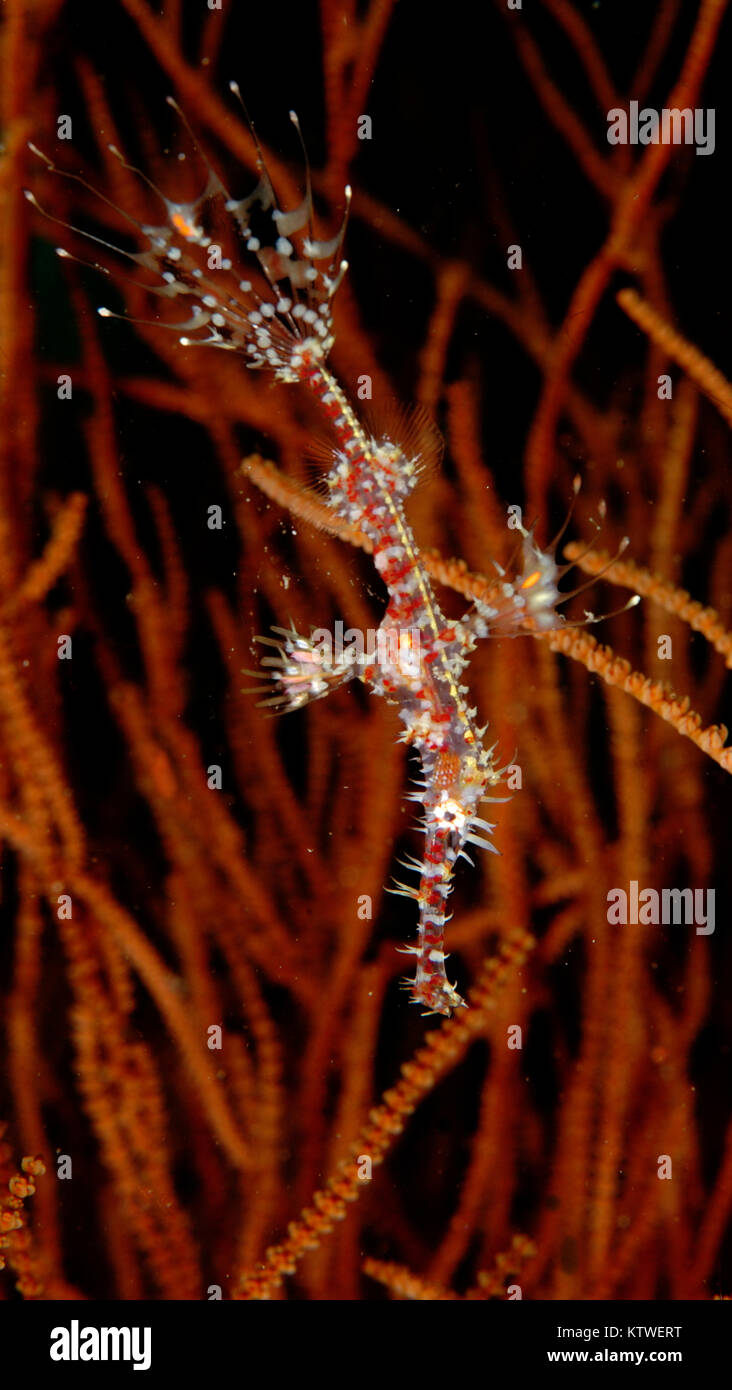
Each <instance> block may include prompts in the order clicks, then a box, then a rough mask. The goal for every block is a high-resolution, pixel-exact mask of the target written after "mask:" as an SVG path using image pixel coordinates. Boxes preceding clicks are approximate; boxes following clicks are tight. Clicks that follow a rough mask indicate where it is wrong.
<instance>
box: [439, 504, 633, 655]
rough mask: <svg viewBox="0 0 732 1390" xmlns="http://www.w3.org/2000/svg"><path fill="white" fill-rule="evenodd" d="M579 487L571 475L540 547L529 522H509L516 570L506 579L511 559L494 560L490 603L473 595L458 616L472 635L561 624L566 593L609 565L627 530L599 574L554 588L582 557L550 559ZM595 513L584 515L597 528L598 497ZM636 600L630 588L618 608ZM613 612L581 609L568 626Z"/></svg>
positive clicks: (579, 590)
mask: <svg viewBox="0 0 732 1390" xmlns="http://www.w3.org/2000/svg"><path fill="white" fill-rule="evenodd" d="M579 491H580V478H579V477H576V478H575V480H574V484H573V493H574V496H573V499H572V503H571V505H570V508H569V511H568V513H567V516H566V518H565V521H564V523H563V525H562V527H561V529H560V530H559V531H558V532H557V535H556V536H555V537H554V539H553V541H551V543H550V544H549V545H548V546H547V547H546V549H545V550H541V549H540V547H539V546H538V545H537V544H536V541H535V539H534V529H535V528H534V527H533V526H532V527H531V529H530V530H528V531H527V530H526V527H525V526H522V525H521V524H520V523H518V525H516V526H515V529H517V530H518V531H519V533H520V536H521V540H520V543H519V545H518V547H517V551H516V552H515V554H516V556H517V557H518V558H519V561H520V565H519V567H518V573H517V574H516V575H515V577H514V578H513V579H511V578H510V571H511V569H512V568H514V565H513V563H512V562H509V566H508V570H506V569H504V568H503V567H502V566H501V565H499V564H497V563H496V562H495V561H494V564H495V565H496V569H497V570H498V573H499V575H500V582H499V583H498V584H497V585H496V593H495V595H494V596H493V597H492V598H491V602H490V603H487V602H483V601H482V600H480V599H478V600H477V601H476V604H475V608H474V609H472V610H471V611H470V612H469V613H467V614H466V615H465V618H464V619H463V623H464V625H465V627H466V628H467V629H468V630H469V631H470V632H471V633H472V634H473V635H474V636H475V637H516V636H518V635H519V634H520V633H530V634H535V635H537V636H540V635H541V634H542V633H545V632H552V631H555V630H556V629H557V628H560V627H564V626H565V625H566V618H565V616H564V614H563V613H559V612H558V611H557V610H558V609H559V608H560V607H561V606H562V604H565V603H566V602H567V601H568V600H569V599H571V598H575V597H576V596H577V594H581V593H584V591H585V590H586V589H589V588H590V587H591V585H592V584H594V582H595V580H596V579H598V578H599V577H600V575H602V574H604V573H605V571H606V570H608V569H610V567H611V566H612V565H613V564H614V563H615V561H616V560H617V559H618V558H619V557H620V556H621V555H622V553H623V551H624V550H625V549H626V547H627V545H628V537H627V536H624V537H623V539H622V540H621V542H620V545H619V546H618V549H617V552H616V554H615V555H614V556H613V558H612V560H611V561H610V562H609V563H608V564H607V565H606V566H605V569H604V570H602V571H600V575H593V577H592V579H590V580H587V581H586V582H585V583H583V584H580V585H578V587H577V588H576V589H572V590H570V591H567V592H562V591H561V590H560V588H559V584H560V582H561V580H562V579H563V578H564V576H565V574H568V573H569V571H570V570H571V569H574V568H575V566H576V565H577V562H578V560H579V559H581V558H582V556H581V555H580V556H578V557H577V559H575V560H572V561H571V562H570V563H569V564H566V565H559V564H557V559H556V552H557V546H558V545H559V542H560V540H561V538H562V536H563V535H564V532H565V531H566V529H567V526H568V525H569V521H570V518H571V516H572V512H573V510H574V504H575V501H576V499H577V496H578V494H579ZM599 515H600V522H599V523H598V522H597V521H595V520H594V519H593V518H590V520H591V522H592V524H593V525H594V527H595V528H596V530H598V531H599V530H600V529H601V522H602V521H603V520H604V518H605V504H604V502H601V503H600V508H599ZM591 548H592V547H591V546H587V550H590V549H591ZM639 602H640V598H639V597H638V595H637V594H634V595H633V597H632V598H630V599H629V600H628V602H627V603H625V604H624V605H623V607H622V608H620V609H618V612H619V613H624V612H625V611H626V609H628V608H633V607H634V606H635V605H636V604H637V603H639ZM615 616H617V614H615V613H608V614H602V615H600V616H596V615H595V614H594V613H590V612H588V611H587V610H585V615H584V618H583V619H582V620H581V621H580V622H578V623H574V624H570V626H575V627H590V626H592V624H593V623H600V622H604V621H605V619H606V618H608V617H615Z"/></svg>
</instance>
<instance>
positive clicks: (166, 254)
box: [25, 84, 350, 381]
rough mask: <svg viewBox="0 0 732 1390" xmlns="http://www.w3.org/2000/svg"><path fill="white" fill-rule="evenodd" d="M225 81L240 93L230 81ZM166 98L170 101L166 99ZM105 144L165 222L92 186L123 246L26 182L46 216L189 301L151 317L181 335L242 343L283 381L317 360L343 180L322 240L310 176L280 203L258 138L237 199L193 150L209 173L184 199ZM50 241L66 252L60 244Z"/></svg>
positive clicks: (336, 268)
mask: <svg viewBox="0 0 732 1390" xmlns="http://www.w3.org/2000/svg"><path fill="white" fill-rule="evenodd" d="M232 88H233V90H234V91H235V92H237V94H238V89H237V88H236V84H232ZM169 102H170V104H171V105H172V106H174V107H176V103H175V102H174V101H173V100H172V98H169ZM176 109H178V108H177V107H176ZM290 115H291V119H292V120H293V122H294V124H295V125H296V126H297V128H298V131H299V126H298V123H297V117H296V116H295V115H294V113H293V112H291V113H290ZM255 138H256V137H255ZM30 149H31V150H32V152H33V153H34V154H35V155H37V156H38V157H39V158H40V159H42V160H43V161H44V163H45V164H46V167H47V168H48V169H50V170H51V171H53V172H54V173H58V174H62V175H63V176H64V177H66V178H69V179H72V180H74V181H75V182H77V183H80V184H82V185H83V186H84V187H85V188H87V189H89V188H90V185H89V184H88V183H87V182H86V180H85V179H82V178H80V177H79V176H78V175H76V174H72V173H69V172H67V171H65V170H62V169H59V168H57V166H56V165H55V164H54V162H53V161H52V160H51V159H49V157H48V156H47V155H45V154H44V153H43V152H42V151H41V150H39V149H38V148H37V147H36V146H35V145H30ZM109 149H110V151H111V152H112V154H113V155H115V157H116V158H117V159H118V160H119V161H120V163H121V164H122V165H123V167H124V168H125V169H129V170H131V171H132V172H133V173H135V174H138V175H139V177H140V178H141V179H142V180H143V181H144V182H145V183H146V184H147V185H148V186H149V187H150V188H151V189H152V191H153V192H154V193H155V194H156V196H157V197H158V198H159V200H160V202H161V203H162V205H163V207H164V209H165V217H166V221H165V222H164V223H162V224H161V225H157V224H154V223H141V222H139V221H138V220H137V219H136V218H134V217H132V216H131V215H130V214H129V213H127V212H125V211H124V209H121V208H118V207H117V206H116V205H115V204H114V203H111V202H110V200H109V199H107V198H105V197H104V196H103V195H102V194H98V193H97V191H96V190H95V189H93V188H91V192H92V193H95V194H96V196H97V197H99V198H100V200H101V201H102V202H105V203H107V205H108V206H110V207H112V208H113V209H114V211H115V212H116V213H118V214H120V215H121V216H122V217H124V218H125V220H126V222H127V223H128V224H129V225H130V226H131V227H132V228H133V229H134V231H135V233H136V235H137V237H138V238H139V241H140V242H141V243H142V246H143V249H142V250H141V251H138V252H128V251H125V250H123V249H122V248H120V247H118V246H115V245H114V244H113V243H112V242H109V241H106V240H104V239H103V238H100V237H98V236H95V235H92V234H91V233H89V232H86V231H84V230H83V229H82V228H79V227H73V226H71V224H69V223H66V222H63V221H62V220H61V219H60V218H57V217H53V216H52V215H51V214H50V213H47V212H45V210H44V209H43V208H42V207H40V205H39V203H38V200H37V199H36V197H35V195H34V194H33V193H32V192H30V191H29V190H28V189H26V190H25V195H26V197H27V198H28V200H29V201H30V202H31V203H32V204H33V206H34V207H36V208H38V210H39V211H40V212H42V213H43V214H44V216H46V217H49V218H50V220H51V221H54V222H59V223H60V224H61V225H62V226H64V227H66V228H67V230H70V231H73V232H76V233H77V234H79V235H81V236H83V237H85V238H86V239H87V240H89V241H93V242H95V243H96V244H97V245H99V246H102V247H103V248H104V249H105V250H106V251H113V252H115V254H116V255H118V256H121V257H123V258H124V259H125V260H127V261H128V262H132V263H133V264H134V265H136V266H139V267H140V268H142V269H144V270H145V271H146V272H149V274H150V277H151V280H150V282H149V283H147V284H145V285H144V286H143V288H145V289H146V290H148V291H150V292H151V293H154V294H156V295H158V296H161V297H162V298H165V299H178V298H179V297H180V298H182V299H183V301H184V302H187V304H188V306H189V307H190V314H189V316H188V317H187V318H186V319H185V320H184V321H182V322H177V323H167V324H166V323H163V322H160V321H158V322H157V323H156V325H155V326H159V327H167V328H172V329H174V330H175V331H176V332H183V334H184V336H183V337H181V339H180V341H181V343H182V344H183V345H184V346H192V345H208V346H212V347H218V348H225V349H228V350H230V351H235V352H240V353H242V354H243V355H244V357H245V359H246V362H247V365H248V366H250V367H264V368H269V369H271V370H272V371H273V372H274V374H275V376H276V377H278V378H279V379H280V380H283V381H299V380H301V379H302V375H303V373H302V370H301V368H302V364H303V358H304V360H305V361H307V362H309V363H310V362H320V361H325V359H326V357H327V355H328V353H329V351H330V349H331V347H332V345H333V333H332V325H331V302H332V299H333V296H334V294H335V292H336V290H337V288H338V286H339V284H340V282H341V279H342V278H343V275H344V274H345V271H346V269H347V266H346V262H345V261H342V260H341V258H340V256H341V248H342V243H343V236H344V233H345V224H346V218H347V214H348V206H349V203H350V188H347V189H346V191H345V203H346V210H345V213H344V216H343V220H342V223H341V227H340V230H339V232H338V233H337V235H336V236H334V237H333V238H332V239H331V240H329V241H318V240H316V239H315V238H314V237H313V234H312V220H313V205H312V194H311V190H310V181H309V175H308V182H307V189H306V193H305V197H304V199H303V201H302V203H301V204H300V206H299V207H297V208H295V209H293V210H292V211H290V212H285V211H283V210H282V209H281V208H280V207H279V206H278V205H277V200H276V196H275V192H274V189H273V186H272V182H271V180H270V177H269V174H268V173H267V169H266V166H265V164H264V159H263V157H262V153H261V150H260V149H259V145H258V144H257V153H258V167H259V174H260V178H259V182H258V184H257V186H256V187H255V188H254V190H253V192H252V193H250V194H249V195H248V196H247V197H245V198H233V197H232V196H231V194H230V193H229V191H228V189H227V188H226V187H225V185H224V183H223V182H222V180H221V179H220V178H219V175H218V174H217V173H216V171H215V170H214V169H213V168H212V167H211V166H210V164H209V163H208V160H206V159H205V157H204V156H203V154H202V152H201V151H200V150H199V149H197V155H198V157H199V158H200V160H201V163H202V165H204V166H205V168H206V171H207V182H206V185H205V188H204V189H203V192H202V193H201V194H200V196H199V197H198V198H196V199H194V200H193V201H190V202H175V201H173V200H171V199H170V198H166V197H165V195H164V194H163V193H162V192H161V191H160V189H158V188H157V187H156V186H155V185H154V184H152V183H151V182H150V180H149V179H147V177H146V176H145V175H144V174H140V171H139V170H137V169H134V167H133V166H132V165H130V164H128V163H127V161H126V159H125V158H124V156H123V155H122V154H121V153H120V152H119V150H117V149H116V147H115V146H113V145H110V146H109ZM57 250H58V254H59V255H61V256H66V257H69V252H68V251H66V250H65V248H63V247H61V248H57ZM69 258H70V257H69ZM93 264H94V265H95V268H96V269H97V270H100V271H101V272H102V273H103V274H105V275H110V274H112V271H111V270H110V268H109V266H106V265H101V264H99V263H96V262H94V263H93ZM99 313H100V314H101V315H102V317H105V318H114V317H119V316H118V315H116V314H114V313H113V312H112V311H111V310H109V309H106V308H101V309H100V310H99ZM123 317H124V316H123Z"/></svg>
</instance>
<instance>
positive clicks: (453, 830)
mask: <svg viewBox="0 0 732 1390" xmlns="http://www.w3.org/2000/svg"><path fill="white" fill-rule="evenodd" d="M423 767H424V768H425V780H424V781H423V782H421V783H418V790H417V791H416V792H414V793H413V794H412V795H413V798H414V800H415V801H416V800H420V801H422V803H423V805H424V807H425V815H424V820H423V822H422V828H423V830H424V832H425V836H426V844H425V852H424V859H422V860H410V861H409V862H407V861H405V863H406V866H407V867H413V868H417V869H418V870H419V874H420V882H419V887H418V888H412V887H410V886H409V885H407V884H404V883H397V884H396V886H395V888H393V889H391V890H390V891H391V892H393V893H398V894H401V895H402V896H403V897H409V898H413V899H414V900H415V901H416V902H417V903H418V904H419V925H418V928H417V944H416V946H406V947H404V948H403V949H404V951H405V952H406V953H408V954H410V955H414V956H416V957H417V967H416V972H415V977H414V979H413V980H408V981H405V982H404V983H405V987H406V988H408V989H409V990H410V993H411V997H412V1002H413V1003H415V1004H421V1005H422V1006H423V1007H424V1008H425V1010H426V1012H427V1013H437V1014H447V1015H449V1014H451V1013H453V1011H454V1010H455V1009H457V1008H460V1007H466V1006H465V1001H464V1000H463V999H462V998H461V996H460V995H459V994H458V992H457V990H456V989H455V986H454V985H451V984H450V982H449V980H448V979H447V975H446V973H445V961H446V959H447V957H446V955H445V939H444V933H445V923H446V922H447V921H448V918H447V915H446V910H445V909H446V904H447V899H448V897H449V895H450V893H451V891H452V886H453V873H454V869H455V865H456V863H457V860H458V859H460V858H464V859H467V860H468V862H469V863H472V860H470V858H469V856H468V854H467V852H466V850H465V846H466V844H473V845H478V846H480V847H481V848H483V849H488V850H491V851H492V852H493V853H494V854H497V853H498V851H497V849H496V847H495V845H494V844H493V843H492V842H491V841H490V840H489V839H488V838H486V837H487V836H489V835H490V834H491V833H492V831H493V829H494V826H493V825H492V824H490V823H489V822H488V821H484V820H482V819H481V818H480V817H479V816H478V815H477V814H476V809H475V808H476V806H477V805H478V804H479V802H480V801H487V800H495V799H498V798H490V797H488V796H486V795H485V790H486V788H487V787H488V786H491V787H492V786H495V784H496V782H497V781H498V779H499V777H500V775H501V772H499V771H498V770H497V769H495V768H494V766H493V761H492V754H491V753H490V752H487V751H485V750H482V749H481V750H480V755H479V757H477V758H476V757H475V756H474V754H473V753H472V752H471V753H463V754H462V755H461V754H460V753H457V752H455V751H451V750H450V749H448V748H445V749H444V750H443V751H442V752H441V753H439V754H438V756H437V757H436V758H434V757H433V756H432V755H431V754H430V753H429V752H425V753H424V754H423Z"/></svg>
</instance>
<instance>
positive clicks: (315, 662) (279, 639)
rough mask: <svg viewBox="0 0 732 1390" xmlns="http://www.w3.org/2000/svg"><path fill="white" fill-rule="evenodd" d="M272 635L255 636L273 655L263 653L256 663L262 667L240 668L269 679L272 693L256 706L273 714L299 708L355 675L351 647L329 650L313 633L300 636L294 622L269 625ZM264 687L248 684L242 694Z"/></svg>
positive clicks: (353, 655) (353, 656) (321, 696)
mask: <svg viewBox="0 0 732 1390" xmlns="http://www.w3.org/2000/svg"><path fill="white" fill-rule="evenodd" d="M271 630H272V632H275V633H277V636H276V637H255V638H254V640H255V642H261V644H262V645H263V646H267V647H274V649H275V651H276V653H277V655H276V656H263V657H261V659H260V665H261V666H263V667H266V668H267V669H266V670H259V671H252V670H247V669H246V667H244V668H242V674H243V675H245V676H254V677H255V678H256V679H257V680H263V681H269V682H271V688H272V689H273V690H274V694H272V695H270V696H269V697H268V698H267V699H264V700H258V701H257V703H258V704H259V705H268V706H271V707H272V708H273V709H274V712H275V714H285V713H286V712H287V711H288V710H295V709H301V708H302V706H303V705H307V704H310V703H311V701H313V700H321V699H322V698H323V696H324V695H328V694H330V691H331V690H335V689H336V688H337V687H338V686H339V685H342V684H343V683H344V682H345V681H348V680H350V679H351V677H352V676H355V675H357V674H358V668H357V665H356V653H355V652H354V651H353V649H351V648H345V649H344V650H343V651H340V652H339V651H337V650H336V651H333V650H332V648H331V647H330V645H329V644H326V643H324V642H323V641H322V640H319V639H318V640H316V639H315V638H314V637H313V636H311V637H302V636H301V635H300V634H299V633H298V632H297V630H296V629H295V627H294V625H291V626H290V627H289V628H287V627H273V628H272V629H271ZM265 689H266V687H265V686H261V685H258V686H248V687H247V688H246V689H245V690H243V691H242V694H250V695H251V694H258V695H259V694H261V693H262V692H263V691H264V690H265Z"/></svg>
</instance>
